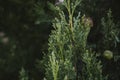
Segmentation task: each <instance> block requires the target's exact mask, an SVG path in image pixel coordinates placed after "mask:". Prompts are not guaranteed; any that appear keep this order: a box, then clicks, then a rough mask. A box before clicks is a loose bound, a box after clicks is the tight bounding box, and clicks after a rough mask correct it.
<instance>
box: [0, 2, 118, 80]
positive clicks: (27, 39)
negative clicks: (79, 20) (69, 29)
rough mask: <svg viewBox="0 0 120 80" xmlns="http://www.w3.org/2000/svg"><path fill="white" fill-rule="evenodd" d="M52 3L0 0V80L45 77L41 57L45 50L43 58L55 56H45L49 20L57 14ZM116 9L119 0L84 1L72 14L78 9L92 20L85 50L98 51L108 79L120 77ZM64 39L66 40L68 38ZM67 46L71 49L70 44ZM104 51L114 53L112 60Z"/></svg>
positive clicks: (34, 79) (113, 79)
mask: <svg viewBox="0 0 120 80" xmlns="http://www.w3.org/2000/svg"><path fill="white" fill-rule="evenodd" d="M73 2H74V1H73ZM54 4H55V0H0V80H23V79H25V80H27V79H30V80H42V79H43V78H44V77H45V74H44V73H45V66H44V64H45V63H46V61H43V59H42V58H44V57H43V54H44V53H46V54H45V55H46V57H47V58H48V59H49V58H50V59H51V62H52V61H53V62H54V60H53V58H54V55H52V56H50V57H49V56H47V53H50V52H49V51H48V50H47V49H48V46H50V45H52V44H48V37H49V34H50V32H51V29H54V28H53V27H52V25H51V23H54V22H56V21H54V18H55V17H57V18H58V17H59V14H58V12H57V11H58V10H55V9H54V8H55V6H54ZM59 7H62V6H61V5H60V6H59ZM119 8H120V5H119V0H109V1H107V0H99V1H98V0H83V1H82V2H81V5H78V7H77V9H76V11H75V13H74V16H76V17H77V15H78V12H81V17H82V15H84V14H85V15H86V16H87V17H90V18H91V19H92V20H93V27H91V30H90V33H89V35H88V38H87V49H89V48H91V50H92V51H91V50H90V51H89V52H90V53H94V52H93V51H95V53H98V54H100V56H99V57H97V59H98V60H101V61H102V62H100V65H101V64H102V65H103V75H107V74H108V75H109V76H108V80H119V79H120V77H119V76H120V59H119V56H120V54H119V52H120V50H119V49H120V44H119V38H120V33H119V29H120V17H119V15H120V11H119ZM109 9H111V10H109ZM62 10H63V11H64V12H65V16H66V18H68V17H67V16H68V15H69V14H67V12H66V9H65V8H64V7H62ZM108 10H109V11H108ZM75 19H76V18H75ZM60 21H61V20H60ZM60 21H59V20H58V21H57V22H58V24H56V25H59V22H60ZM63 25H65V26H66V24H63ZM54 26H55V24H54ZM65 30H66V29H65ZM76 31H77V30H76ZM53 33H54V32H52V34H53ZM62 33H63V34H62V35H60V36H64V35H67V33H64V31H63V32H62ZM76 33H77V32H76ZM74 35H75V34H74ZM76 36H77V35H76ZM78 36H79V35H78ZM70 37H71V36H70ZM54 38H55V37H54ZM65 40H69V39H68V37H65ZM65 40H64V39H63V41H65ZM49 43H50V40H49ZM58 43H60V42H58ZM68 43H69V41H68V42H67V44H68ZM78 43H79V42H78ZM47 44H48V45H47ZM62 44H66V43H62ZM73 44H74V43H73ZM75 44H77V43H75ZM66 48H68V49H69V50H70V49H71V45H67V46H66ZM76 50H77V49H76ZM106 50H107V51H108V50H109V52H112V53H113V58H112V59H110V60H109V59H107V58H106V57H104V56H103V55H102V54H103V53H105V51H106ZM65 51H66V50H65ZM66 52H67V51H66ZM85 53H87V52H86V51H85ZM94 56H95V55H94ZM67 57H69V56H67ZM91 57H92V55H91ZM93 60H96V58H95V59H94V58H93ZM66 62H69V59H67V60H66ZM66 62H65V63H66ZM58 63H59V62H58ZM55 64H57V62H56V61H55ZM72 64H73V63H66V64H65V65H63V64H61V65H60V66H66V65H69V68H70V70H71V71H72V70H73V69H72V67H73V65H72ZM98 65H99V64H98ZM50 66H52V65H50ZM21 68H22V69H21ZM66 71H68V70H67V69H66ZM86 73H87V72H86ZM26 74H27V76H26ZM65 74H66V73H65ZM71 74H74V72H73V73H71ZM24 75H25V77H24ZM21 76H22V77H21ZM74 76H76V75H73V77H74ZM65 78H66V76H65Z"/></svg>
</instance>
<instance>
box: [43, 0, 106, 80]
mask: <svg viewBox="0 0 120 80" xmlns="http://www.w3.org/2000/svg"><path fill="white" fill-rule="evenodd" d="M80 2H81V1H80V0H76V1H75V2H73V3H72V2H71V1H70V0H65V1H64V4H63V6H65V7H66V9H67V11H68V19H66V17H67V16H66V15H65V13H64V12H63V11H62V10H61V8H59V7H56V8H57V9H58V11H59V17H58V18H55V22H54V23H53V26H54V29H55V30H53V31H52V33H51V35H50V38H49V43H48V45H49V48H48V52H49V53H48V56H49V59H48V62H47V64H46V77H45V79H47V80H76V79H79V80H80V79H81V80H107V78H104V77H103V76H102V67H101V62H99V61H98V60H97V59H96V58H97V56H96V55H95V54H94V53H92V52H88V51H86V45H87V37H88V34H89V32H90V28H91V25H90V22H89V20H88V19H87V18H86V16H83V17H81V16H80V13H79V14H78V16H77V17H76V16H74V15H73V14H74V12H75V9H76V7H77V5H78V4H80ZM79 59H82V62H83V63H85V65H83V63H80V62H78V60H79ZM79 65H83V66H82V67H83V68H82V67H79ZM80 69H82V70H81V71H82V72H79V70H80ZM94 70H95V71H94ZM80 73H82V74H83V75H80Z"/></svg>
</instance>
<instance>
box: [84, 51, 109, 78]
mask: <svg viewBox="0 0 120 80" xmlns="http://www.w3.org/2000/svg"><path fill="white" fill-rule="evenodd" d="M97 57H99V55H98V54H95V53H94V52H92V51H88V50H86V52H85V53H84V54H83V55H82V60H83V62H84V63H85V66H84V67H83V72H82V75H83V76H82V78H83V79H82V80H108V79H107V77H104V76H103V75H102V74H103V72H102V64H101V61H99V60H98V59H97Z"/></svg>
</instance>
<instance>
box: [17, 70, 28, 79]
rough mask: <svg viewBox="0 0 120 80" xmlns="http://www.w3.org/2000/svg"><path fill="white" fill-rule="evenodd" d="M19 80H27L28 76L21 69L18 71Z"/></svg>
mask: <svg viewBox="0 0 120 80" xmlns="http://www.w3.org/2000/svg"><path fill="white" fill-rule="evenodd" d="M19 80H28V74H27V72H26V71H25V69H24V68H21V70H20V76H19Z"/></svg>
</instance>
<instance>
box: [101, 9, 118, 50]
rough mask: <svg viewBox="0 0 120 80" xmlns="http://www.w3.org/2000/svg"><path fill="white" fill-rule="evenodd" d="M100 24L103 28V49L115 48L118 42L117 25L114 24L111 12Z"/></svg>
mask: <svg viewBox="0 0 120 80" xmlns="http://www.w3.org/2000/svg"><path fill="white" fill-rule="evenodd" d="M101 23H102V26H103V27H102V30H101V31H102V34H103V35H104V37H103V41H102V42H103V45H104V49H111V48H115V47H116V46H117V44H118V42H119V38H118V34H119V28H118V26H119V25H118V23H114V21H113V18H112V12H111V10H109V12H108V13H107V17H106V18H102V20H101Z"/></svg>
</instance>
